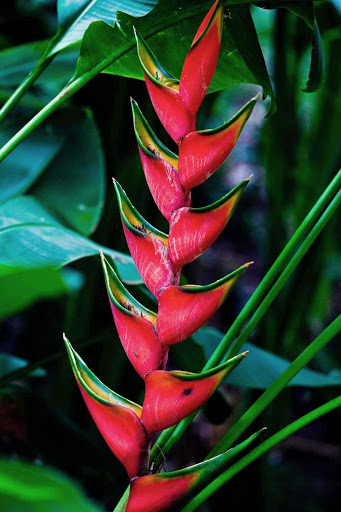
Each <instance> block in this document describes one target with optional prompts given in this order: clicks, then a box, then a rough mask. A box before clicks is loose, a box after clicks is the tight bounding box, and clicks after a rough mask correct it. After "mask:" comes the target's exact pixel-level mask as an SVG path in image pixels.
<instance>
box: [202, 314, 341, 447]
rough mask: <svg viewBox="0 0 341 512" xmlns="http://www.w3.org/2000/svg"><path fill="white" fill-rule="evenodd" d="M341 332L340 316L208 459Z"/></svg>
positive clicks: (258, 401) (227, 444)
mask: <svg viewBox="0 0 341 512" xmlns="http://www.w3.org/2000/svg"><path fill="white" fill-rule="evenodd" d="M340 331H341V315H339V316H338V317H337V318H336V319H335V320H334V321H333V322H332V323H331V324H330V325H329V326H328V327H327V328H326V329H324V331H322V332H321V334H320V335H319V336H317V338H315V340H314V341H312V342H311V343H310V345H309V346H308V347H307V348H306V349H305V350H303V352H302V353H301V354H300V355H299V356H298V357H296V359H295V360H294V361H293V362H292V363H291V364H290V366H288V368H287V369H286V370H285V371H284V372H283V373H282V375H280V376H279V377H278V378H277V379H276V380H275V381H274V382H273V383H272V384H271V386H269V387H268V389H266V390H265V391H264V393H263V394H262V395H261V396H260V397H259V398H258V400H256V401H255V402H254V404H252V405H251V407H250V408H249V409H248V410H247V411H246V412H245V413H244V414H243V416H241V418H240V419H239V420H238V421H237V423H235V424H234V425H233V427H232V428H231V429H230V430H229V431H228V432H227V433H226V434H225V436H224V437H223V438H222V439H221V440H220V441H219V443H218V444H217V445H216V446H215V447H214V448H213V450H212V451H211V453H210V454H209V457H214V456H215V455H218V454H220V453H222V452H224V451H225V450H227V449H228V448H229V447H230V446H232V444H233V443H234V442H235V440H236V439H237V438H238V437H239V436H240V435H241V434H242V433H243V432H244V431H245V430H246V429H247V428H248V427H249V426H250V425H251V423H252V422H253V421H254V420H255V419H256V418H257V417H258V416H259V415H260V414H261V413H262V412H263V411H264V409H266V408H267V406H268V405H269V404H270V403H271V402H272V400H274V398H276V397H277V395H278V394H279V393H280V392H281V391H282V389H284V388H285V387H286V386H287V384H289V382H290V381H291V380H292V379H293V378H294V377H295V376H296V375H297V374H298V373H299V372H300V371H301V370H302V369H303V368H304V367H305V366H306V365H307V364H308V363H309V362H310V361H311V360H312V359H313V357H315V356H316V354H318V352H320V351H321V350H322V349H323V348H324V347H325V346H326V345H327V343H329V342H330V341H331V340H332V339H333V338H335V336H336V335H337V334H338V333H339V332H340Z"/></svg>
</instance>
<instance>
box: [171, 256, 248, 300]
mask: <svg viewBox="0 0 341 512" xmlns="http://www.w3.org/2000/svg"><path fill="white" fill-rule="evenodd" d="M252 263H253V261H250V262H249V263H245V264H244V265H242V266H241V267H239V268H237V270H234V271H233V272H231V274H228V275H227V276H225V277H222V278H221V279H218V281H215V282H214V283H210V284H205V285H194V284H185V285H183V286H178V289H180V290H181V291H183V292H185V293H202V292H209V291H211V290H215V289H216V288H218V287H219V286H221V285H222V284H224V283H226V282H227V281H230V280H231V279H233V278H234V277H237V276H239V275H242V274H244V272H245V271H246V270H247V268H248V267H249V266H250V265H252Z"/></svg>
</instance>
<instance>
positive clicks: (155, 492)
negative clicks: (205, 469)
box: [126, 473, 197, 512]
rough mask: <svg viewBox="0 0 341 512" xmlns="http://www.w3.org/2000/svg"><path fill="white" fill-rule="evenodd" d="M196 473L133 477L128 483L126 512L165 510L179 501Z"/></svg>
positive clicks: (190, 485) (194, 478)
mask: <svg viewBox="0 0 341 512" xmlns="http://www.w3.org/2000/svg"><path fill="white" fill-rule="evenodd" d="M196 478H197V475H196V474H195V473H194V474H189V475H182V476H178V477H174V476H173V477H168V476H167V473H164V474H159V475H148V476H143V477H141V478H135V479H134V480H133V481H132V482H131V484H130V493H129V500H128V503H127V507H126V512H165V511H168V510H173V507H174V506H175V505H176V504H177V503H178V502H179V501H181V500H182V499H183V498H184V496H186V494H187V493H188V492H189V490H190V489H191V487H192V485H193V484H194V482H195V480H196Z"/></svg>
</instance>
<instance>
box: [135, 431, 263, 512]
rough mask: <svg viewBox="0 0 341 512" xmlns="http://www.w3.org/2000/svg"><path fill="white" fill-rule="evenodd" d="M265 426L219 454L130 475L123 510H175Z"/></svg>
mask: <svg viewBox="0 0 341 512" xmlns="http://www.w3.org/2000/svg"><path fill="white" fill-rule="evenodd" d="M264 430H265V429H261V430H259V431H258V432H255V433H254V434H253V435H252V436H250V437H249V438H248V439H246V440H245V441H243V442H241V443H240V444H238V445H236V446H234V447H233V448H231V449H230V450H228V451H227V452H225V453H223V454H222V455H218V456H217V457H214V458H213V459H209V460H206V461H204V462H201V463H200V464H196V465H195V466H191V467H189V468H186V469H181V470H179V471H173V472H171V473H159V474H156V475H146V476H142V477H140V478H134V479H133V480H132V482H131V483H130V493H129V499H128V503H127V507H126V512H170V511H172V512H178V511H179V510H180V509H181V508H182V507H183V506H184V505H185V504H186V503H187V502H188V501H189V500H190V499H191V498H192V497H193V495H194V494H197V493H198V492H200V491H201V489H203V488H204V487H205V486H206V485H207V484H208V483H209V482H211V481H212V480H213V479H214V478H215V477H217V476H218V475H219V474H221V473H222V472H223V471H225V470H226V469H227V467H228V464H229V463H230V461H231V460H232V459H233V458H234V457H236V456H237V455H239V454H240V453H241V452H242V451H243V450H245V448H247V447H248V446H249V445H250V444H251V443H252V442H253V441H254V440H255V439H256V438H257V437H258V436H259V434H261V433H262V432H263V431H264Z"/></svg>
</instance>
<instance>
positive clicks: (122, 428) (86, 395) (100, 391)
mask: <svg viewBox="0 0 341 512" xmlns="http://www.w3.org/2000/svg"><path fill="white" fill-rule="evenodd" d="M64 341H65V344H66V348H67V351H68V354H69V358H70V362H71V366H72V369H73V372H74V374H75V377H76V381H77V384H78V386H79V389H80V391H81V393H82V396H83V399H84V401H85V403H86V406H87V408H88V409H89V412H90V414H91V416H92V418H93V420H94V422H95V423H96V425H97V427H98V430H99V431H100V432H101V434H102V436H103V438H104V439H105V441H106V443H107V444H108V446H109V448H110V449H111V451H112V452H113V454H114V455H115V456H116V457H117V458H118V460H119V461H120V462H121V463H122V464H123V465H124V467H125V468H126V470H127V473H128V476H129V478H130V479H131V478H134V477H135V476H137V475H141V474H144V473H146V471H147V466H148V455H149V443H148V436H147V432H146V429H145V428H144V426H143V424H142V423H141V420H140V417H141V413H142V407H140V406H139V405H137V404H134V403H133V402H130V401H129V400H126V399H125V398H123V397H121V396H120V395H117V394H116V393H114V392H113V391H111V389H109V388H107V387H106V386H105V385H104V384H103V383H102V382H101V381H100V380H99V379H98V378H97V377H96V376H95V375H94V374H93V373H92V372H91V371H90V370H89V368H88V367H87V366H86V364H85V363H84V361H83V360H82V359H81V358H80V357H79V355H78V354H77V352H76V351H75V350H74V349H73V348H72V346H71V344H70V342H69V341H68V340H67V338H66V337H65V336H64Z"/></svg>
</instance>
